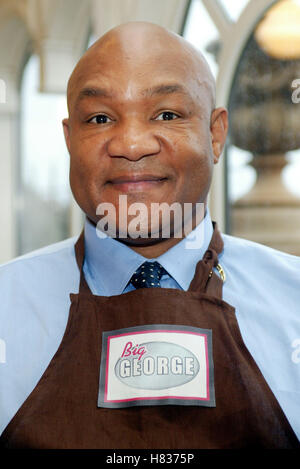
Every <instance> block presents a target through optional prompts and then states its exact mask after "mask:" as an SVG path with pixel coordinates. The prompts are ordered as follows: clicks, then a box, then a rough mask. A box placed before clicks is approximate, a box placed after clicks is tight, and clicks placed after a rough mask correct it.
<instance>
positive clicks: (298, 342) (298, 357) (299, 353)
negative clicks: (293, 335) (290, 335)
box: [291, 338, 300, 364]
mask: <svg viewBox="0 0 300 469" xmlns="http://www.w3.org/2000/svg"><path fill="white" fill-rule="evenodd" d="M291 346H292V348H293V349H294V351H293V352H292V355H291V359H292V362H293V363H295V364H298V363H300V338H297V339H294V340H293V342H292V343H291Z"/></svg>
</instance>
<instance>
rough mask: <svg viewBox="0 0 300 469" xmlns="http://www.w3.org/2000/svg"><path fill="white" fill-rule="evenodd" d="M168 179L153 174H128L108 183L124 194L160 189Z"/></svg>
mask: <svg viewBox="0 0 300 469" xmlns="http://www.w3.org/2000/svg"><path fill="white" fill-rule="evenodd" d="M167 179H168V178H167V177H162V176H156V175H152V174H126V175H122V176H118V177H115V178H112V179H110V180H108V181H107V183H108V184H110V185H111V186H112V187H114V188H115V189H116V190H119V191H122V192H134V191H146V190H149V189H151V188H155V187H158V186H160V185H162V184H163V183H164V182H165V181H167Z"/></svg>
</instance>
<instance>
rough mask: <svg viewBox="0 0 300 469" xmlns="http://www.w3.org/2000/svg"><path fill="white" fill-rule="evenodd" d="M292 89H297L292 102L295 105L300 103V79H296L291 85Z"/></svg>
mask: <svg viewBox="0 0 300 469" xmlns="http://www.w3.org/2000/svg"><path fill="white" fill-rule="evenodd" d="M291 87H292V88H296V89H295V90H294V91H293V93H292V102H293V103H294V104H298V103H300V78H295V80H293V81H292V83H291Z"/></svg>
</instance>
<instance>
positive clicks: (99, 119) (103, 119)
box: [88, 114, 111, 124]
mask: <svg viewBox="0 0 300 469" xmlns="http://www.w3.org/2000/svg"><path fill="white" fill-rule="evenodd" d="M88 122H89V123H92V124H107V123H108V122H111V119H110V118H109V117H108V116H106V115H105V114H98V115H97V116H94V117H92V118H91V119H89V120H88Z"/></svg>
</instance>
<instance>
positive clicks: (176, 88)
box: [143, 83, 190, 97]
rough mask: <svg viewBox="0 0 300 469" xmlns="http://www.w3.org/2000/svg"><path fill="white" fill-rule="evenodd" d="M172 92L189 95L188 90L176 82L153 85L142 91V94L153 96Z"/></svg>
mask: <svg viewBox="0 0 300 469" xmlns="http://www.w3.org/2000/svg"><path fill="white" fill-rule="evenodd" d="M172 93H182V94H185V95H187V96H190V95H189V93H188V91H187V90H186V89H185V87H184V86H182V85H180V84H178V83H174V84H166V85H164V84H163V85H158V86H153V87H151V88H147V89H145V90H144V91H143V95H146V96H150V97H151V96H155V95H164V94H172Z"/></svg>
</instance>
